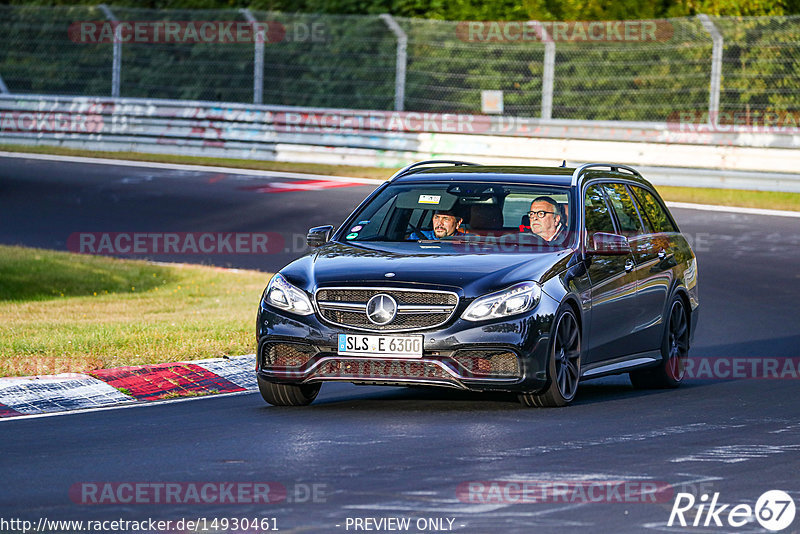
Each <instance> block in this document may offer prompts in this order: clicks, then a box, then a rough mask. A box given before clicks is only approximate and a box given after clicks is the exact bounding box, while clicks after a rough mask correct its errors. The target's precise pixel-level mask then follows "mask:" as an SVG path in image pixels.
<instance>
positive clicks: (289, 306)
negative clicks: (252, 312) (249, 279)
mask: <svg viewBox="0 0 800 534" xmlns="http://www.w3.org/2000/svg"><path fill="white" fill-rule="evenodd" d="M263 302H266V303H267V304H270V305H271V306H275V307H276V308H280V309H282V310H286V311H288V312H292V313H296V314H298V315H311V314H312V313H314V307H313V306H311V300H309V298H308V295H306V292H305V291H303V290H302V289H300V288H298V287H295V286H293V285H292V284H290V283H289V282H287V281H286V279H285V278H284V277H283V276H281V275H280V274H276V275H275V276H273V277H272V280H270V281H269V284H268V285H267V289H266V290H265V291H264V298H263Z"/></svg>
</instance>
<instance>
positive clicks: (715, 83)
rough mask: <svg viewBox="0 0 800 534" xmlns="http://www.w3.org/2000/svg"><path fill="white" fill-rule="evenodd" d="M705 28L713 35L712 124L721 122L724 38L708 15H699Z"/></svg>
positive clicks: (710, 104) (710, 97)
mask: <svg viewBox="0 0 800 534" xmlns="http://www.w3.org/2000/svg"><path fill="white" fill-rule="evenodd" d="M697 18H698V19H700V23H701V24H702V25H703V28H705V29H706V31H707V32H708V33H709V34H710V35H711V42H712V48H711V85H710V87H709V95H708V122H709V124H711V125H712V126H716V125H717V124H718V123H719V93H720V87H721V80H722V46H723V44H724V40H723V38H722V34H721V33H720V32H719V30H718V29H717V27H716V26H714V23H713V22H712V21H711V19H710V18H709V16H708V15H697Z"/></svg>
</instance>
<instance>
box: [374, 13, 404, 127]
mask: <svg viewBox="0 0 800 534" xmlns="http://www.w3.org/2000/svg"><path fill="white" fill-rule="evenodd" d="M380 17H381V20H383V22H384V23H385V24H386V25H387V26H388V27H389V29H390V30H392V33H394V34H395V36H396V37H397V62H396V64H395V75H394V109H395V111H403V109H404V108H405V102H406V63H407V62H408V52H407V51H408V35H406V32H404V31H403V28H401V27H400V25H399V24H397V21H396V20H394V18H392V16H391V15H390V14H388V13H384V14H383V15H381V16H380Z"/></svg>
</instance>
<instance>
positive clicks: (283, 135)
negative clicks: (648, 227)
mask: <svg viewBox="0 0 800 534" xmlns="http://www.w3.org/2000/svg"><path fill="white" fill-rule="evenodd" d="M0 143H3V144H19V145H54V146H64V147H73V148H87V149H92V150H101V151H133V152H149V153H171V154H183V155H197V156H210V157H235V158H250V159H265V160H280V161H299V162H315V163H338V164H350V165H369V166H378V167H397V166H401V165H404V164H407V163H408V162H410V161H414V160H418V159H426V158H433V157H435V158H438V157H447V158H459V159H475V160H477V161H479V162H481V163H503V164H521V165H525V164H546V165H553V164H554V163H556V162H560V161H561V160H567V161H568V162H569V164H570V165H573V164H577V163H581V162H586V161H615V162H619V163H628V164H633V165H638V166H640V167H643V168H649V169H650V171H651V172H650V176H651V177H653V178H654V182H656V183H659V184H672V185H693V186H706V187H732V188H746V189H763V190H777V191H795V192H800V174H797V173H798V170H797V169H799V168H800V150H798V148H800V128H798V127H788V128H787V127H745V126H716V127H708V126H706V125H698V124H680V123H631V122H628V123H626V122H609V121H588V122H579V121H566V120H547V121H544V120H540V119H526V118H518V117H505V116H489V115H463V114H461V115H459V114H448V113H444V114H439V113H415V112H386V111H362V110H341V109H338V110H337V109H310V108H296V107H285V106H259V105H252V104H220V103H212V102H196V101H174V100H146V99H111V98H88V97H66V96H46V95H0Z"/></svg>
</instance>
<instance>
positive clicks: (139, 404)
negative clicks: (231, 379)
mask: <svg viewBox="0 0 800 534" xmlns="http://www.w3.org/2000/svg"><path fill="white" fill-rule="evenodd" d="M251 393H256V392H255V391H253V390H251V389H248V390H245V391H232V392H230V393H215V394H213V395H200V396H198V397H180V398H177V399H163V400H157V401H137V400H135V399H131V400H130V402H127V403H125V404H115V405H113V406H102V407H98V408H79V409H77V410H69V411H65V412H49V413H37V414H23V415H18V416H14V417H0V424H7V423H10V422H12V421H27V420H29V419H40V418H42V417H59V416H62V415H76V414H82V413H90V412H106V411H109V410H123V409H128V408H147V407H150V406H160V405H163V404H173V403H176V402H192V401H202V400H207V399H218V398H220V397H233V396H236V395H249V394H251ZM262 404H263V403H262ZM263 406H264V407H268V406H267V405H266V404H263Z"/></svg>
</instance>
